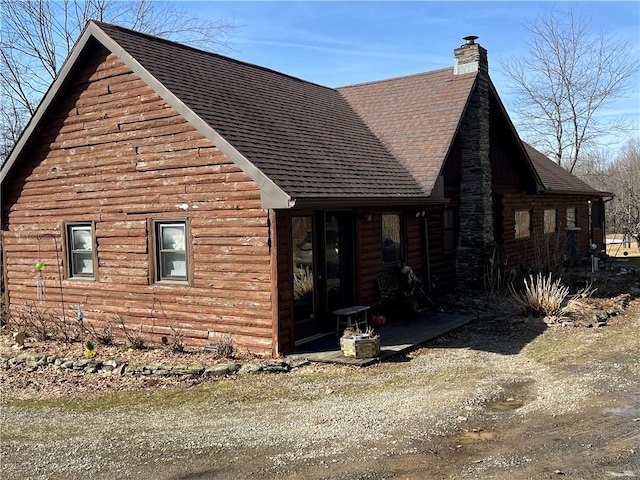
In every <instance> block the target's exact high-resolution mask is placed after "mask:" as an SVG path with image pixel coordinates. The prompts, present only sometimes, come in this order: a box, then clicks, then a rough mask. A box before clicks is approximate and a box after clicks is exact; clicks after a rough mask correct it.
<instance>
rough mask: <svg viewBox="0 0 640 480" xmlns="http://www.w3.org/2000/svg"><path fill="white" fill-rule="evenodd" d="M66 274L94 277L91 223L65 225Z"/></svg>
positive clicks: (78, 276)
mask: <svg viewBox="0 0 640 480" xmlns="http://www.w3.org/2000/svg"><path fill="white" fill-rule="evenodd" d="M65 240H66V246H67V275H68V277H69V278H94V273H93V272H94V256H93V251H94V249H93V228H92V226H91V223H70V224H67V226H66V238H65Z"/></svg>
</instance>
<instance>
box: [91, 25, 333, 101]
mask: <svg viewBox="0 0 640 480" xmlns="http://www.w3.org/2000/svg"><path fill="white" fill-rule="evenodd" d="M90 22H92V23H94V24H95V25H96V26H97V27H98V28H100V29H103V28H104V27H106V28H107V29H109V28H112V29H115V30H119V31H121V32H123V33H126V34H127V35H132V36H136V37H144V38H146V39H147V40H150V41H156V42H161V43H164V44H169V45H173V46H175V47H177V48H180V49H184V50H191V51H193V52H196V53H199V54H203V55H209V56H213V57H217V58H219V59H221V60H225V61H228V62H233V63H236V64H239V65H244V66H247V67H250V68H255V69H256V70H262V71H264V72H268V73H271V74H275V75H278V76H281V77H286V78H290V79H292V80H296V81H299V82H302V83H306V84H309V85H315V86H317V87H321V88H325V89H327V90H336V89H335V88H332V87H327V86H326V85H321V84H319V83H315V82H311V81H309V80H305V79H303V78H300V77H295V76H293V75H289V74H287V73H283V72H279V71H278V70H274V69H272V68H268V67H264V66H262V65H257V64H255V63H250V62H245V61H244V60H238V59H237V58H233V57H230V56H227V55H223V54H221V53H217V52H212V51H210V50H204V49H202V48H197V47H194V46H192V45H188V44H186V43H180V42H177V41H175V40H170V39H168V38H163V37H159V36H157V35H151V34H149V33H144V32H139V31H137V30H132V29H130V28H127V27H123V26H121V25H117V24H113V23H107V22H100V21H97V20H90ZM109 36H111V35H109Z"/></svg>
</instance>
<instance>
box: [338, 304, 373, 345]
mask: <svg viewBox="0 0 640 480" xmlns="http://www.w3.org/2000/svg"><path fill="white" fill-rule="evenodd" d="M369 308H371V307H369V306H368V305H354V306H353V307H346V308H339V309H338V310H334V311H333V312H331V313H333V314H334V315H335V316H336V336H337V337H339V336H340V325H341V324H345V327H344V328H352V327H355V328H357V329H359V330H360V331H361V332H364V331H365V330H366V329H367V326H368V323H367V310H369Z"/></svg>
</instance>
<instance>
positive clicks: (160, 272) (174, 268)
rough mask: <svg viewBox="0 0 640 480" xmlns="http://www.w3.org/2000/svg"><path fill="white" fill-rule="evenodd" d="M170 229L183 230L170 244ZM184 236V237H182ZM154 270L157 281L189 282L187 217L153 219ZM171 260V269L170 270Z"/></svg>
mask: <svg viewBox="0 0 640 480" xmlns="http://www.w3.org/2000/svg"><path fill="white" fill-rule="evenodd" d="M169 229H178V230H182V235H181V236H180V235H179V234H178V235H177V236H176V238H175V239H173V240H174V241H173V242H172V243H171V244H170V243H169V242H170V240H171V239H169V238H167V236H168V234H169ZM180 237H182V238H180ZM153 238H154V249H153V267H154V268H153V271H154V279H155V282H156V283H165V282H170V283H184V284H188V283H189V278H190V275H189V272H190V268H191V265H190V262H189V241H188V239H189V226H188V222H187V220H185V219H177V220H176V219H171V220H154V221H153ZM169 262H171V264H172V265H171V270H169V268H168V267H169Z"/></svg>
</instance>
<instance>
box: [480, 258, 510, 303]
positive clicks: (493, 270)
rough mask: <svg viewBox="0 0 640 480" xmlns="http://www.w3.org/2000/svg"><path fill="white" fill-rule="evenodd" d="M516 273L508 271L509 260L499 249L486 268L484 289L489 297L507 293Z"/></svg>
mask: <svg viewBox="0 0 640 480" xmlns="http://www.w3.org/2000/svg"><path fill="white" fill-rule="evenodd" d="M514 276H515V272H514V271H513V270H509V269H507V259H506V258H505V257H504V255H503V254H502V252H501V251H499V250H498V249H497V248H494V249H493V253H492V255H491V257H490V258H489V260H488V261H487V263H486V264H485V267H484V289H485V292H487V293H488V294H489V295H499V294H501V293H503V292H505V291H506V290H507V288H508V286H509V283H511V282H513V280H514Z"/></svg>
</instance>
